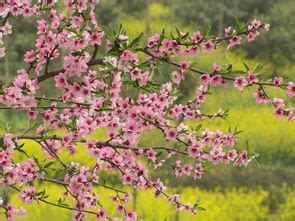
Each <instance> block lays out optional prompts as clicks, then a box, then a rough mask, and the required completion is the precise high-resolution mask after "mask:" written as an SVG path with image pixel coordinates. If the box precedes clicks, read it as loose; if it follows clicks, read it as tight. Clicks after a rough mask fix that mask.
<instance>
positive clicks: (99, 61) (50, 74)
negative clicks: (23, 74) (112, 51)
mask: <svg viewBox="0 0 295 221" xmlns="http://www.w3.org/2000/svg"><path fill="white" fill-rule="evenodd" d="M97 64H104V63H103V59H94V60H91V61H89V62H88V66H89V67H90V66H93V65H97ZM63 72H65V69H64V68H61V69H58V70H55V71H51V72H47V73H45V74H44V75H42V76H39V77H37V81H38V83H40V82H42V81H45V80H47V79H50V78H53V77H54V76H56V75H58V74H59V73H63Z"/></svg>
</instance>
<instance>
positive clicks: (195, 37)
mask: <svg viewBox="0 0 295 221" xmlns="http://www.w3.org/2000/svg"><path fill="white" fill-rule="evenodd" d="M192 39H193V40H194V42H195V43H199V42H201V41H202V40H203V36H202V34H201V32H199V31H198V32H195V33H193V36H192Z"/></svg>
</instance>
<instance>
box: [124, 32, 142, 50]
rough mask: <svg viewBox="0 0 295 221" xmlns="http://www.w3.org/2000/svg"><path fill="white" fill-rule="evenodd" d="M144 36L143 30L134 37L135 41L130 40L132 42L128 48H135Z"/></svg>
mask: <svg viewBox="0 0 295 221" xmlns="http://www.w3.org/2000/svg"><path fill="white" fill-rule="evenodd" d="M142 36H143V32H141V33H140V35H139V36H138V37H136V38H135V39H133V41H131V42H130V44H129V45H128V48H134V47H136V46H138V44H139V43H140V40H141V38H142Z"/></svg>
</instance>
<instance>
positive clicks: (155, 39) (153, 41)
mask: <svg viewBox="0 0 295 221" xmlns="http://www.w3.org/2000/svg"><path fill="white" fill-rule="evenodd" d="M159 40H160V35H159V34H158V33H156V34H155V35H154V36H151V37H149V38H148V43H147V46H148V47H149V48H151V47H153V46H154V45H156V44H157V43H158V42H159Z"/></svg>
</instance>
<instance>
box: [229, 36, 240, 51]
mask: <svg viewBox="0 0 295 221" xmlns="http://www.w3.org/2000/svg"><path fill="white" fill-rule="evenodd" d="M241 42H242V37H241V36H234V37H232V39H230V40H229V45H228V47H227V48H228V49H229V48H231V47H234V46H235V45H240V44H241Z"/></svg>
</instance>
